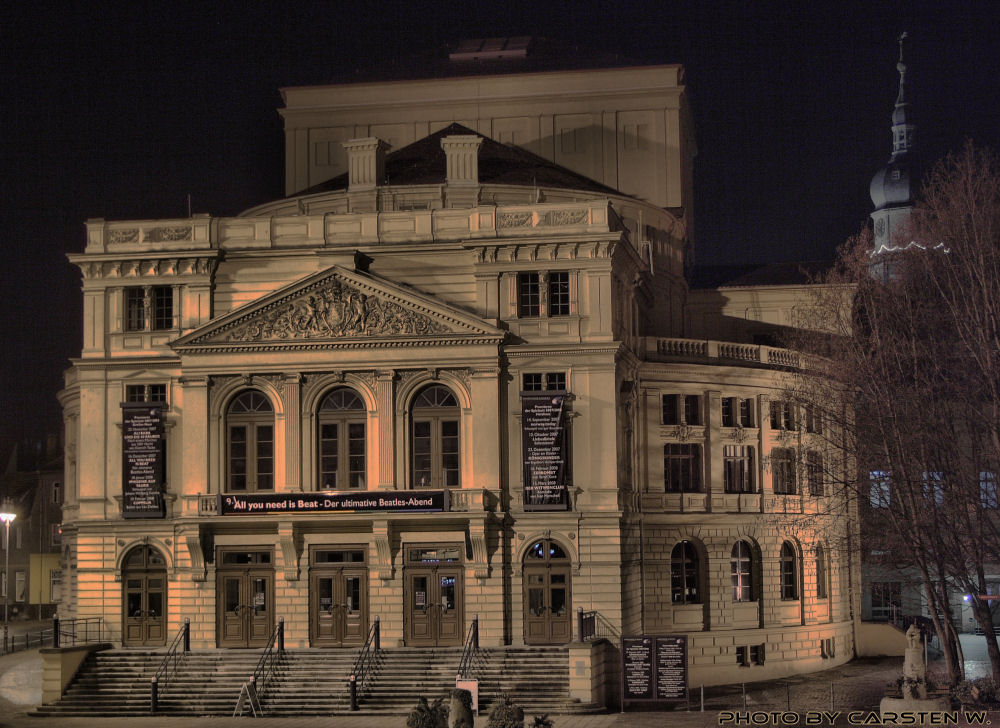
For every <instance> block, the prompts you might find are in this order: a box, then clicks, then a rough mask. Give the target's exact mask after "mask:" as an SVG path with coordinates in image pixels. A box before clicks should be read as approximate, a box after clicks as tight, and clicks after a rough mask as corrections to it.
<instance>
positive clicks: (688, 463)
mask: <svg viewBox="0 0 1000 728" xmlns="http://www.w3.org/2000/svg"><path fill="white" fill-rule="evenodd" d="M663 489H664V491H666V492H667V493H694V492H697V491H700V490H701V445H690V444H678V443H667V444H666V445H664V446H663Z"/></svg>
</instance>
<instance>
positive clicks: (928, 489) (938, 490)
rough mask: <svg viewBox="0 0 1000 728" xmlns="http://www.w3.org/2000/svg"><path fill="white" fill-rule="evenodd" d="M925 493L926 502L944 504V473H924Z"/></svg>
mask: <svg viewBox="0 0 1000 728" xmlns="http://www.w3.org/2000/svg"><path fill="white" fill-rule="evenodd" d="M923 491H924V498H925V499H926V500H933V501H934V505H938V506H940V505H942V504H943V503H944V473H940V472H930V473H924V477H923Z"/></svg>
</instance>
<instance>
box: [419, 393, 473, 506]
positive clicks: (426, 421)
mask: <svg viewBox="0 0 1000 728" xmlns="http://www.w3.org/2000/svg"><path fill="white" fill-rule="evenodd" d="M458 417H459V410H458V401H457V400H456V399H455V395H454V394H452V393H451V390H449V389H448V388H447V387H445V386H443V385H440V384H432V385H431V386H429V387H427V388H426V389H423V390H422V391H421V392H420V393H419V394H418V395H417V397H416V399H414V400H413V413H412V417H411V424H412V426H411V433H412V438H413V440H412V444H411V453H412V461H411V463H412V481H411V482H412V486H413V487H414V488H445V487H449V486H458V485H459V484H460V483H459V473H460V472H461V471H460V465H459V441H458Z"/></svg>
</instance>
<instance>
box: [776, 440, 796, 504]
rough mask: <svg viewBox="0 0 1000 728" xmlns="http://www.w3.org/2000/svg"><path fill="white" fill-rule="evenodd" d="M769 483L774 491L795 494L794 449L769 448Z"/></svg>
mask: <svg viewBox="0 0 1000 728" xmlns="http://www.w3.org/2000/svg"><path fill="white" fill-rule="evenodd" d="M771 484H772V486H773V488H774V492H775V493H778V494H782V495H795V492H796V489H795V485H796V484H795V451H794V450H792V449H791V448H787V447H776V448H774V449H773V450H771Z"/></svg>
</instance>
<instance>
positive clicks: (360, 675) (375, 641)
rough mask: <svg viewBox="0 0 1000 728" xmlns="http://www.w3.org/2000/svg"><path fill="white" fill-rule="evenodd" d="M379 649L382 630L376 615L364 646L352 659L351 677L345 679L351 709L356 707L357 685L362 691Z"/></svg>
mask: <svg viewBox="0 0 1000 728" xmlns="http://www.w3.org/2000/svg"><path fill="white" fill-rule="evenodd" d="M381 651H382V630H381V627H380V626H379V619H378V617H375V621H374V622H372V626H371V627H370V628H369V629H368V638H367V639H366V640H365V646H364V647H362V648H361V652H359V653H358V657H357V659H356V660H355V661H354V667H353V669H352V670H351V677H350V678H348V680H347V687H348V689H349V690H350V694H351V710H357V709H358V686H359V685H360V686H361V690H362V691H363V690H364V689H365V685H366V684H367V682H368V678H369V677H370V676H371V674H372V672H373V671H374V667H375V660H376V658H377V657H378V654H379V652H381Z"/></svg>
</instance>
